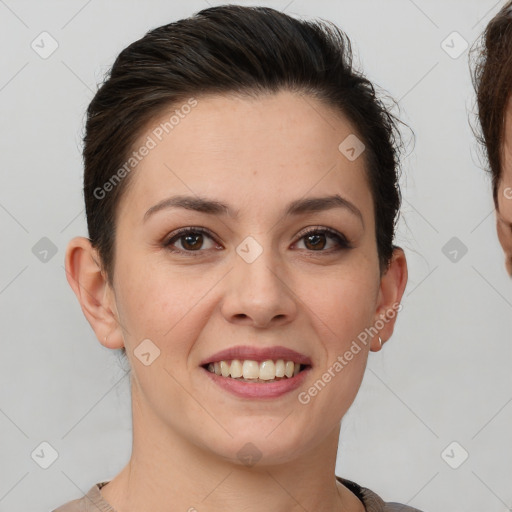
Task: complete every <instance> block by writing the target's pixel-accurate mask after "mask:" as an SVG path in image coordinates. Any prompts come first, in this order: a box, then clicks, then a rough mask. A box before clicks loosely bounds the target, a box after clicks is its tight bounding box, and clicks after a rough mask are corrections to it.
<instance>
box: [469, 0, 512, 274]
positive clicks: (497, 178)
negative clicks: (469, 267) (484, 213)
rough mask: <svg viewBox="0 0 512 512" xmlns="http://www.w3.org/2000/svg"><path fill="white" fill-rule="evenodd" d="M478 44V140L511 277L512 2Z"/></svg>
mask: <svg viewBox="0 0 512 512" xmlns="http://www.w3.org/2000/svg"><path fill="white" fill-rule="evenodd" d="M479 42H480V45H477V46H476V58H475V61H474V63H473V70H472V71H473V84H474V86H475V89H476V94H477V105H478V119H479V121H480V127H481V133H480V134H479V135H478V140H479V142H480V143H481V144H482V147H483V148H484V151H485V152H486V155H487V160H488V163H489V171H490V173H491V176H492V189H493V198H494V205H495V207H496V227H497V231H498V238H499V240H500V243H501V246H502V247H503V250H504V251H505V265H506V268H507V272H508V273H509V275H510V277H512V100H511V94H510V93H511V92H512V2H510V1H509V2H507V3H506V4H505V5H504V6H503V7H502V8H501V10H500V11H499V12H498V14H496V16H495V17H494V18H493V19H492V20H491V21H490V22H489V24H488V25H487V27H486V29H485V31H484V33H483V35H482V37H481V39H480V41H479ZM473 54H474V55H475V53H473Z"/></svg>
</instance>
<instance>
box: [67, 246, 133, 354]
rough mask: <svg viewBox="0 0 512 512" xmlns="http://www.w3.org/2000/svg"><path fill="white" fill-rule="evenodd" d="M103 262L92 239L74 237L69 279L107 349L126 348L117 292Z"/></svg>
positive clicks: (90, 321)
mask: <svg viewBox="0 0 512 512" xmlns="http://www.w3.org/2000/svg"><path fill="white" fill-rule="evenodd" d="M99 262H100V259H99V255H98V252H97V250H96V249H95V248H94V247H92V245H91V242H90V240H89V239H88V238H85V237H76V238H73V239H72V240H71V241H70V242H69V244H68V247H67V249H66V257H65V268H66V279H67V280H68V283H69V285H70V286H71V288H72V289H73V291H74V292H75V295H76V297H77V299H78V302H79V303H80V306H81V308H82V311H83V313H84V315H85V317H86V318H87V321H88V322H89V324H90V325H91V327H92V328H93V330H94V332H95V333H96V337H97V338H98V340H99V341H100V343H101V344H102V345H104V346H105V347H107V348H112V349H116V348H122V347H123V346H124V341H123V337H122V332H121V329H120V326H119V322H118V319H117V316H116V313H115V312H114V311H115V304H114V303H113V294H112V293H110V291H111V288H110V285H109V284H108V282H107V279H106V276H105V274H104V272H102V269H101V265H100V263H99Z"/></svg>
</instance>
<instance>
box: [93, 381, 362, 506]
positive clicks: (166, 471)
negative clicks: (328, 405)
mask: <svg viewBox="0 0 512 512" xmlns="http://www.w3.org/2000/svg"><path fill="white" fill-rule="evenodd" d="M132 393H136V390H135V389H133V390H132ZM132 397H133V408H132V416H133V446H132V455H131V458H130V461H129V463H128V464H127V466H126V467H125V468H124V469H123V470H122V471H121V472H120V473H119V474H118V475H117V476H116V477H115V478H114V479H113V480H112V481H111V482H110V483H109V484H107V485H106V486H105V487H103V488H102V490H101V494H102V495H103V497H104V499H105V500H106V501H107V502H108V503H110V504H111V505H112V507H113V508H114V509H115V510H116V511H117V512H129V511H134V510H152V511H153V512H164V511H165V512H168V510H169V505H170V504H172V508H173V510H183V511H188V512H208V511H216V510H225V511H235V510H245V511H247V512H256V511H261V510H267V511H269V512H299V511H300V512H303V511H304V510H315V511H316V512H324V511H325V512H327V511H329V512H332V511H339V512H341V511H343V512H353V511H357V512H359V511H364V507H363V505H362V503H361V502H360V501H359V500H358V499H357V498H356V497H355V496H354V495H353V494H352V493H351V492H350V491H349V490H348V489H347V488H345V487H344V486H343V485H342V484H341V483H339V482H337V481H336V479H335V476H334V475H335V465H336V452H337V447H338V437H339V430H340V425H338V426H337V428H336V429H334V430H333V431H332V432H331V433H330V434H329V435H328V436H326V438H325V439H323V440H322V442H321V443H320V444H319V445H318V446H316V447H314V448H313V449H311V450H310V451H309V452H306V453H301V454H300V455H299V456H298V457H297V458H295V459H294V460H292V461H289V462H286V463H283V464H267V465H266V464H265V463H264V457H262V459H261V461H259V462H257V463H256V464H254V465H252V466H247V465H243V464H235V463H233V462H232V461H230V460H225V459H222V458H220V457H219V456H218V455H217V454H215V453H212V452H211V451H209V450H207V449H205V447H200V446H197V445H195V444H192V443H191V442H190V441H189V440H188V439H186V438H184V437H183V436H182V435H180V434H179V433H177V432H174V431H173V430H171V429H170V428H169V426H168V425H165V424H163V422H161V421H160V420H159V418H157V417H156V416H155V415H154V414H153V413H152V411H151V410H150V409H149V408H148V407H147V406H145V405H143V403H142V402H141V401H140V400H139V399H138V397H137V395H132ZM242 489H243V492H240V491H241V490H242Z"/></svg>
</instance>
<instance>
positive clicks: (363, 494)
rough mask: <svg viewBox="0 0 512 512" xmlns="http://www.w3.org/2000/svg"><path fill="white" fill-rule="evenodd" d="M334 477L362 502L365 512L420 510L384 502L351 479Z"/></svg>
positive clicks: (411, 511) (410, 511) (418, 511)
mask: <svg viewBox="0 0 512 512" xmlns="http://www.w3.org/2000/svg"><path fill="white" fill-rule="evenodd" d="M336 479H337V480H338V481H339V482H341V483H342V484H343V485H344V486H345V487H347V488H348V489H350V491H352V492H353V493H354V494H355V495H356V496H357V497H358V498H359V499H360V500H361V501H362V502H363V504H364V506H365V508H366V511H367V512H421V510H418V509H417V508H414V507H409V506H408V505H402V504H401V503H395V502H385V501H384V500H383V499H382V498H381V497H380V496H378V495H377V494H376V493H374V492H373V491H371V490H370V489H367V488H366V487H361V486H360V485H358V484H356V483H355V482H352V481H351V480H346V479H345V478H341V477H339V476H337V477H336Z"/></svg>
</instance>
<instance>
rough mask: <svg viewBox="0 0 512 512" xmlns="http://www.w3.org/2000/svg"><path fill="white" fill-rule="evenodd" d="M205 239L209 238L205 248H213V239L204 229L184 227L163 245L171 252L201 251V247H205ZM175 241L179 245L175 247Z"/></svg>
mask: <svg viewBox="0 0 512 512" xmlns="http://www.w3.org/2000/svg"><path fill="white" fill-rule="evenodd" d="M207 240H210V245H207V247H206V249H211V248H213V247H214V245H215V243H214V240H213V238H212V237H211V236H210V235H209V234H208V233H207V232H206V231H205V230H204V229H200V228H185V229H182V230H180V231H178V232H177V233H175V234H174V236H171V238H169V239H168V241H167V242H165V243H164V246H165V247H167V248H168V249H169V250H170V251H172V252H184V253H186V252H189V253H191V252H203V251H202V250H201V249H203V250H204V249H205V247H204V244H205V242H206V241H207ZM177 243H179V244H180V245H181V247H175V245H176V244H177Z"/></svg>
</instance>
